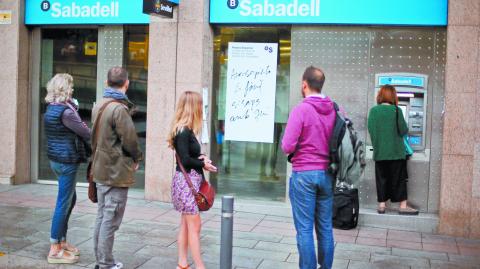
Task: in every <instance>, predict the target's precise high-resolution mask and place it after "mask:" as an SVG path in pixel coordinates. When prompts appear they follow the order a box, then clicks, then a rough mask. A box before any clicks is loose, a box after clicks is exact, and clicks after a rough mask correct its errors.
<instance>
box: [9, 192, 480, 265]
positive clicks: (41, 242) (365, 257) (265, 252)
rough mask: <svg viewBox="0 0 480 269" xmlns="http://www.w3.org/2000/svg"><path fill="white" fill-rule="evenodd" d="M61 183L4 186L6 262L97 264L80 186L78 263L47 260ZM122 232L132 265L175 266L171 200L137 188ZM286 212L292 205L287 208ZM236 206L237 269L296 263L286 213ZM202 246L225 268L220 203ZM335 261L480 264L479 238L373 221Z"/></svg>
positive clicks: (72, 234)
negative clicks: (164, 200)
mask: <svg viewBox="0 0 480 269" xmlns="http://www.w3.org/2000/svg"><path fill="white" fill-rule="evenodd" d="M55 192H56V187H55V186H46V185H25V186H5V185H0V252H2V253H3V254H2V253H0V268H25V269H26V268H29V269H30V268H72V269H73V268H93V265H94V258H93V253H92V239H91V235H92V226H93V224H94V219H95V205H93V204H91V203H90V202H89V201H88V200H87V199H86V193H85V189H84V188H78V194H79V201H78V204H77V206H76V208H75V210H74V213H73V216H72V220H71V221H70V229H69V239H70V240H71V241H72V243H74V244H76V245H77V246H78V247H79V248H80V250H81V252H82V255H81V258H80V262H79V263H78V264H76V265H74V266H49V265H48V264H46V262H45V257H46V255H47V251H48V238H49V229H50V221H51V215H52V208H53V204H54V200H55ZM132 196H133V197H130V198H129V201H128V206H127V211H126V214H125V220H124V223H123V224H122V226H121V228H120V230H119V232H118V233H117V238H116V243H115V253H116V257H117V258H118V259H119V260H121V261H122V262H124V263H125V264H126V268H128V269H130V268H141V269H149V268H152V269H164V268H165V269H168V268H172V269H173V268H175V260H176V249H175V235H176V229H177V222H178V214H177V213H176V212H174V211H173V210H172V209H171V205H170V204H168V203H159V202H151V201H146V200H144V199H140V198H139V197H141V195H139V194H138V193H137V194H136V193H135V192H132ZM282 210H283V211H288V210H289V209H288V208H287V207H286V206H285V208H283V209H282ZM272 212H273V213H272V214H259V213H247V212H236V213H235V219H234V230H235V232H234V249H233V255H234V260H233V263H234V268H237V269H241V268H258V269H266V268H276V269H290V268H298V266H297V261H298V254H297V249H296V245H295V237H294V236H295V232H294V229H293V224H292V220H291V218H289V217H288V216H287V215H288V214H276V213H275V211H274V210H272ZM202 217H203V220H204V225H203V231H202V244H203V248H202V250H203V252H204V258H205V261H206V263H207V268H209V269H211V268H219V265H218V263H219V251H220V248H219V227H220V217H219V210H218V208H216V209H213V210H212V211H211V212H208V213H205V214H203V216H202ZM335 241H336V249H335V264H334V268H338V269H344V268H349V269H357V268H365V269H370V268H388V269H396V268H480V240H467V239H462V238H454V237H447V236H439V235H433V234H423V233H416V232H405V231H398V230H387V229H378V228H369V227H359V228H358V229H356V230H350V231H340V230H336V231H335Z"/></svg>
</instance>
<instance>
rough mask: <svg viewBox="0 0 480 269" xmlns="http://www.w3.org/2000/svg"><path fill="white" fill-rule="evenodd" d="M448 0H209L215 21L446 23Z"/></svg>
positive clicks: (217, 22) (379, 23) (244, 22)
mask: <svg viewBox="0 0 480 269" xmlns="http://www.w3.org/2000/svg"><path fill="white" fill-rule="evenodd" d="M447 10H448V0H210V23H214V24H350V25H352V24H355V25H400V26H402V25H409V26H412V25H415V26H445V25H447Z"/></svg>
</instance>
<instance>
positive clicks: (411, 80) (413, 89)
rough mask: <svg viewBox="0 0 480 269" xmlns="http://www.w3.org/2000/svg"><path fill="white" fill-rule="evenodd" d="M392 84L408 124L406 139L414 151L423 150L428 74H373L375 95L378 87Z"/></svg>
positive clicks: (424, 151)
mask: <svg viewBox="0 0 480 269" xmlns="http://www.w3.org/2000/svg"><path fill="white" fill-rule="evenodd" d="M386 84H389V85H392V86H394V87H395V89H396V90H397V95H398V106H399V108H401V110H402V112H403V116H404V118H405V121H406V122H407V125H408V141H409V143H410V145H411V146H412V148H413V150H414V151H415V152H416V153H420V152H422V153H427V155H428V152H426V150H425V145H426V144H425V140H426V126H427V117H426V115H427V88H428V76H426V75H421V74H411V73H383V74H376V75H375V96H374V98H376V97H377V94H378V91H379V90H380V87H382V86H383V85H386Z"/></svg>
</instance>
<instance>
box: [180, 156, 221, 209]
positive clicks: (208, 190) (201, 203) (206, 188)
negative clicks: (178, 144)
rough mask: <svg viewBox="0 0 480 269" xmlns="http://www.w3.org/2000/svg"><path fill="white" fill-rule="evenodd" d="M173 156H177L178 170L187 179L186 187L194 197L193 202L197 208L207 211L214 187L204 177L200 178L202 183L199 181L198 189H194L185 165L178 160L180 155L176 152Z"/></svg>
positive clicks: (213, 195)
mask: <svg viewBox="0 0 480 269" xmlns="http://www.w3.org/2000/svg"><path fill="white" fill-rule="evenodd" d="M175 157H176V158H177V163H178V166H179V167H180V170H182V174H183V176H184V177H185V180H186V181H187V184H188V187H190V190H191V191H192V193H193V196H194V197H195V202H196V203H197V206H198V210H200V211H208V210H209V209H210V208H212V206H213V202H214V201H215V188H214V187H213V186H212V185H210V183H209V182H208V181H206V180H205V178H202V183H200V188H199V190H198V191H197V190H195V188H194V187H193V184H192V180H191V179H190V176H189V175H188V173H187V171H186V170H185V167H183V165H182V162H181V161H180V157H179V156H178V154H177V153H176V152H175Z"/></svg>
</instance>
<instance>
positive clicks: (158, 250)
mask: <svg viewBox="0 0 480 269" xmlns="http://www.w3.org/2000/svg"><path fill="white" fill-rule="evenodd" d="M135 255H141V256H148V257H177V250H176V249H174V248H165V247H159V246H150V245H147V246H145V247H143V248H141V249H140V250H138V251H137V252H136V253H135Z"/></svg>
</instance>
